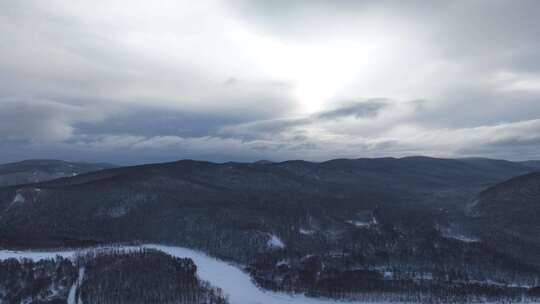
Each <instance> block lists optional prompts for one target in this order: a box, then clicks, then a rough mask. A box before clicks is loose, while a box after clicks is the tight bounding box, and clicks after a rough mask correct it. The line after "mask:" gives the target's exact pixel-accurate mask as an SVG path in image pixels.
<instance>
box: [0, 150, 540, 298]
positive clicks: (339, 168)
mask: <svg viewBox="0 0 540 304" xmlns="http://www.w3.org/2000/svg"><path fill="white" fill-rule="evenodd" d="M534 170H535V169H534V168H531V167H527V166H524V165H523V164H521V163H513V162H508V161H498V160H486V159H463V160H452V159H433V158H424V157H410V158H402V159H393V158H383V159H358V160H333V161H328V162H324V163H310V162H304V161H288V162H283V163H264V164H259V163H255V164H240V163H225V164H214V163H208V162H197V161H179V162H174V163H166V164H156V165H144V166H136V167H124V168H115V169H109V170H102V171H99V172H95V173H88V174H81V175H78V176H75V177H69V178H62V179H58V180H54V181H49V182H43V183H37V184H29V185H19V186H12V187H6V188H0V210H1V214H0V215H1V216H0V245H2V246H4V247H10V248H13V247H32V248H35V247H51V246H60V247H62V246H74V245H76V246H88V245H95V244H111V243H118V242H128V243H129V242H142V243H160V244H171V245H179V246H184V247H188V248H194V249H199V250H201V251H204V252H206V253H209V254H211V255H213V256H215V257H218V258H220V259H222V260H226V261H233V262H235V263H237V264H238V265H242V266H243V267H245V270H246V271H247V272H248V273H249V274H250V275H251V276H252V278H253V279H254V281H255V282H256V283H257V284H258V285H259V286H261V287H263V288H267V289H272V290H283V291H290V292H296V293H306V294H308V295H311V296H318V297H331V298H349V299H353V298H363V297H371V298H372V297H374V296H373V295H374V294H384V295H385V297H386V296H391V297H397V298H399V299H401V298H402V297H403V299H410V298H413V299H424V298H427V299H431V298H438V299H441V301H442V300H445V299H448V301H454V300H459V299H466V300H470V296H471V297H474V295H477V296H478V297H484V298H490V297H495V298H497V297H501V298H505V299H513V298H514V297H520V296H522V295H523V296H526V297H529V296H532V295H533V293H531V292H532V291H530V290H534V288H535V287H536V286H539V284H538V282H540V280H539V279H540V242H539V241H538V239H540V230H537V229H529V230H527V234H525V233H522V231H523V230H524V229H523V227H524V226H530V227H533V225H536V224H535V221H534V219H535V216H534V215H536V214H540V213H539V211H540V208H538V207H537V206H536V205H537V204H535V202H537V201H538V197H539V196H538V193H540V192H538V191H536V190H534V191H530V190H522V189H521V187H523V188H528V187H530V186H529V185H533V186H534V185H537V183H536V182H530V181H529V182H527V183H522V178H521V179H520V178H518V179H517V180H516V181H515V182H511V183H508V182H505V181H506V180H508V179H509V178H512V177H514V176H519V175H526V176H531V175H530V174H529V173H530V172H531V171H534ZM527 174H529V175H527ZM534 176H537V175H532V177H534ZM527 180H529V179H527ZM501 182H502V183H501ZM522 184H523V185H522ZM499 185H500V186H499ZM505 185H506V186H505ZM507 187H513V189H514V188H515V192H516V193H525V194H526V195H525V196H523V198H522V199H520V200H519V201H512V197H510V198H505V199H502V200H499V199H498V200H496V201H493V198H500V197H501V196H502V195H504V194H505V193H514V192H512V191H508V190H507ZM499 188H501V190H500V191H496V190H497V189H499ZM486 189H491V190H489V191H488V190H486ZM485 191H488V192H485ZM499 192H500V195H499V194H496V193H499ZM506 202H510V203H506ZM512 202H514V203H520V202H522V203H523V204H522V205H523V206H524V208H521V207H520V206H517V205H515V204H514V205H512V204H511V203H512ZM510 206H514V207H512V208H510ZM525 207H526V208H525ZM515 210H518V211H519V212H521V213H519V212H517V211H515ZM523 210H525V211H523ZM508 211H511V212H508ZM506 214H511V215H512V217H511V219H512V220H511V221H509V220H506V221H504V222H501V221H500V220H501V218H504V217H503V216H501V215H506ZM521 218H523V219H529V220H528V221H527V225H523V224H521V222H520V221H519V219H521ZM507 219H510V218H508V217H507ZM499 223H503V224H504V226H503V225H500V224H499ZM503 228H504V229H503ZM96 271H97V270H96ZM100 271H102V270H100ZM88 275H91V273H90V272H89V273H88ZM96 284H97V283H96ZM469 295H470V296H469ZM454 297H455V298H454Z"/></svg>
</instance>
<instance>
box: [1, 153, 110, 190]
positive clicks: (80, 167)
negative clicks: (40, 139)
mask: <svg viewBox="0 0 540 304" xmlns="http://www.w3.org/2000/svg"><path fill="white" fill-rule="evenodd" d="M113 167H114V165H111V164H107V163H83V162H66V161H61V160H53V159H30V160H24V161H21V162H16V163H7V164H1V165H0V186H9V185H17V184H29V183H37V182H42V181H47V180H52V179H56V178H60V177H66V176H75V175H78V174H81V173H87V172H92V171H98V170H103V169H109V168H113Z"/></svg>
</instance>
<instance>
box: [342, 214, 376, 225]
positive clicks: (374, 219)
mask: <svg viewBox="0 0 540 304" xmlns="http://www.w3.org/2000/svg"><path fill="white" fill-rule="evenodd" d="M347 223H349V224H351V225H354V226H356V227H360V228H369V227H371V226H374V225H377V224H378V223H379V222H378V221H377V219H376V218H375V217H374V216H373V217H371V220H369V221H359V220H348V221H347Z"/></svg>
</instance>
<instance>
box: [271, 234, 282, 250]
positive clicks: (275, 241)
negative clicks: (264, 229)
mask: <svg viewBox="0 0 540 304" xmlns="http://www.w3.org/2000/svg"><path fill="white" fill-rule="evenodd" d="M266 245H268V247H272V248H285V244H283V242H282V241H281V239H280V238H279V237H278V236H277V235H275V234H272V235H270V239H269V240H268V242H266Z"/></svg>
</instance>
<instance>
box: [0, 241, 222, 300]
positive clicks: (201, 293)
mask: <svg viewBox="0 0 540 304" xmlns="http://www.w3.org/2000/svg"><path fill="white" fill-rule="evenodd" d="M78 299H80V300H81V301H82V303H101V304H108V303H115V304H122V303H126V304H137V303H156V304H159V303H164V304H165V303H167V304H226V303H228V302H227V299H226V297H225V296H224V295H223V293H222V291H221V290H219V289H217V288H214V287H212V286H210V284H208V283H207V282H205V281H201V280H199V279H198V277H197V266H196V265H195V264H194V263H193V261H192V260H191V259H187V258H175V257H172V256H169V255H167V254H165V253H163V252H161V251H157V250H152V249H140V250H130V251H125V250H114V249H107V250H96V251H89V252H85V253H84V254H81V255H78V256H77V257H76V258H75V259H74V260H71V259H66V258H62V257H60V256H58V257H56V258H54V259H49V260H40V261H37V262H33V261H31V260H27V259H22V260H18V259H14V258H11V259H7V260H4V261H0V303H6V304H15V303H16V304H19V303H25V304H45V303H47V304H59V303H62V304H65V303H66V302H68V303H69V302H70V301H74V302H72V303H78Z"/></svg>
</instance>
